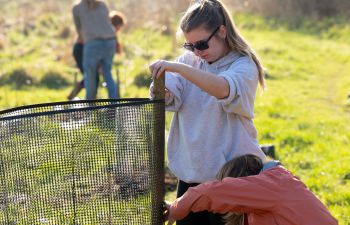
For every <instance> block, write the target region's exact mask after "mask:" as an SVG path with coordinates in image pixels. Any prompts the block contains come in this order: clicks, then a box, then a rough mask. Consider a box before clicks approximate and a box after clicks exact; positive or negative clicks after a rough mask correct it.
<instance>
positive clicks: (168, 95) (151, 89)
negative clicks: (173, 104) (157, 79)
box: [149, 82, 170, 102]
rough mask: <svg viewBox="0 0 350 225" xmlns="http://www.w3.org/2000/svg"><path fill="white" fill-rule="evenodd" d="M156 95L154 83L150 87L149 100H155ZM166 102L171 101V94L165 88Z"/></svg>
mask: <svg viewBox="0 0 350 225" xmlns="http://www.w3.org/2000/svg"><path fill="white" fill-rule="evenodd" d="M154 97H155V95H154V87H153V82H152V84H151V86H150V87H149V98H150V99H154ZM164 98H165V99H164V100H165V102H168V101H169V98H170V92H169V90H168V89H166V88H165V96H164Z"/></svg>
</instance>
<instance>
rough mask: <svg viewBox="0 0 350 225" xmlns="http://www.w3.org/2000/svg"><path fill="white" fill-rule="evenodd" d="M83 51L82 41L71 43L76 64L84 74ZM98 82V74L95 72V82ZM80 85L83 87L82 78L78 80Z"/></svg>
mask: <svg viewBox="0 0 350 225" xmlns="http://www.w3.org/2000/svg"><path fill="white" fill-rule="evenodd" d="M83 51H84V44H83V43H74V45H73V57H74V60H75V62H76V63H77V66H78V68H79V70H80V72H81V73H82V74H84V69H83ZM98 83H99V75H98V73H96V84H97V85H98ZM80 85H81V86H82V87H84V79H82V80H81V81H80Z"/></svg>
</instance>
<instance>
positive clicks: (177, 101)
mask: <svg viewBox="0 0 350 225" xmlns="http://www.w3.org/2000/svg"><path fill="white" fill-rule="evenodd" d="M188 58H189V56H188V55H186V54H184V55H181V56H179V57H178V58H177V59H176V60H175V62H180V63H185V64H188V63H189V62H188V60H189V59H188ZM186 82H187V81H186V80H185V78H183V77H182V76H181V75H180V74H178V73H170V72H166V73H165V87H166V88H167V89H168V90H169V93H170V97H169V99H167V101H166V110H167V111H172V112H177V111H178V110H179V109H180V107H181V105H182V103H183V92H184V89H185V86H186Z"/></svg>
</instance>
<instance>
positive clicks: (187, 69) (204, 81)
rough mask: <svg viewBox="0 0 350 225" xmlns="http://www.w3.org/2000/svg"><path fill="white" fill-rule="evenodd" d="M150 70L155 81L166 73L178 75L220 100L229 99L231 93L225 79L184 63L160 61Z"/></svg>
mask: <svg viewBox="0 0 350 225" xmlns="http://www.w3.org/2000/svg"><path fill="white" fill-rule="evenodd" d="M150 70H151V74H152V75H151V76H152V78H153V79H158V78H159V77H160V76H161V74H163V72H164V71H168V72H175V73H178V74H180V75H181V76H182V77H184V78H185V79H186V80H188V81H190V82H192V83H193V84H195V85H196V86H198V87H199V88H200V89H202V90H203V91H205V92H207V93H208V94H209V95H212V96H214V97H216V98H218V99H222V98H225V97H227V96H228V95H229V92H230V89H229V84H228V82H227V81H226V79H225V78H223V77H219V76H217V75H215V74H212V73H209V72H205V71H202V70H199V69H196V68H193V67H191V66H189V65H186V64H183V63H179V62H171V61H165V60H158V61H156V62H155V63H153V64H151V65H150Z"/></svg>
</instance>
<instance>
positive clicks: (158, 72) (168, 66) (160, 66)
mask: <svg viewBox="0 0 350 225" xmlns="http://www.w3.org/2000/svg"><path fill="white" fill-rule="evenodd" d="M179 66H180V64H179V63H176V62H171V61H166V60H157V61H156V62H154V63H152V64H151V65H150V66H149V70H150V71H151V77H152V79H158V78H159V77H160V76H162V75H163V74H164V72H165V71H168V72H177V70H178V67H179Z"/></svg>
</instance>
